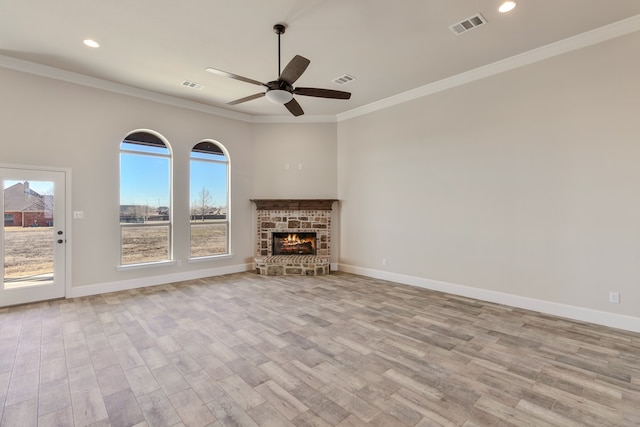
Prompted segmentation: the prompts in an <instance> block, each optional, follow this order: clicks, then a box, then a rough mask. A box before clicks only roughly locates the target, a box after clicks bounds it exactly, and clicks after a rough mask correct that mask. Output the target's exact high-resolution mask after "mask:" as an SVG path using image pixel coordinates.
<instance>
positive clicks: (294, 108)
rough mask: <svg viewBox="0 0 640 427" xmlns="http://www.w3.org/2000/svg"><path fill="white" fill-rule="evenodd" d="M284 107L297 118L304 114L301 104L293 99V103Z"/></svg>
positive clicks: (288, 103) (290, 102)
mask: <svg viewBox="0 0 640 427" xmlns="http://www.w3.org/2000/svg"><path fill="white" fill-rule="evenodd" d="M284 106H285V107H287V110H289V112H290V113H291V114H293V115H294V116H296V117H298V116H301V115H303V114H304V111H302V107H301V106H300V104H298V101H296V100H295V99H292V100H291V101H289V102H287V103H286V104H284Z"/></svg>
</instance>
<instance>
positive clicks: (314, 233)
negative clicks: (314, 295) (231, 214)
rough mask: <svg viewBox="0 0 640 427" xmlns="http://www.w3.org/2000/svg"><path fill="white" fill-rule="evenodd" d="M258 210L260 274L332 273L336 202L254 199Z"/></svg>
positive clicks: (327, 200)
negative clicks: (332, 219)
mask: <svg viewBox="0 0 640 427" xmlns="http://www.w3.org/2000/svg"><path fill="white" fill-rule="evenodd" d="M252 201H253V202H254V203H255V204H256V208H257V219H258V224H257V231H258V236H257V240H256V241H257V248H256V257H255V264H256V272H257V273H258V274H265V275H270V276H277V275H321V274H329V270H330V261H331V209H332V206H333V202H335V201H336V200H335V199H254V200H252Z"/></svg>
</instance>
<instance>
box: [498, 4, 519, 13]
mask: <svg viewBox="0 0 640 427" xmlns="http://www.w3.org/2000/svg"><path fill="white" fill-rule="evenodd" d="M514 7H516V2H515V1H505V2H504V3H502V4H501V5H500V7H499V8H498V11H499V12H501V13H507V12H510V11H512V10H513V8H514Z"/></svg>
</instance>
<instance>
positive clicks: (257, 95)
mask: <svg viewBox="0 0 640 427" xmlns="http://www.w3.org/2000/svg"><path fill="white" fill-rule="evenodd" d="M263 96H264V92H260V93H255V94H253V95H249V96H245V97H244V98H240V99H236V100H235V101H231V102H227V105H236V104H242V103H243V102H247V101H251V100H254V99H258V98H262V97H263Z"/></svg>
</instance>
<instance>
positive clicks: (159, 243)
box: [121, 224, 170, 265]
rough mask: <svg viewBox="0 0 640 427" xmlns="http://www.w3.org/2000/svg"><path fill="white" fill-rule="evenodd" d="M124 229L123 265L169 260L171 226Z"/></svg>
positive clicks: (130, 227)
mask: <svg viewBox="0 0 640 427" xmlns="http://www.w3.org/2000/svg"><path fill="white" fill-rule="evenodd" d="M121 229H122V264H123V265H126V264H141V263H145V262H154V261H164V260H168V259H169V234H170V229H169V225H168V224H167V225H160V226H155V225H154V226H126V227H121Z"/></svg>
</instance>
